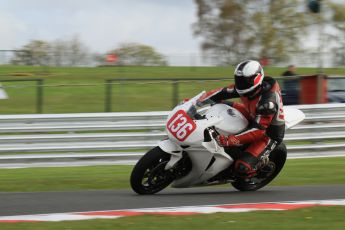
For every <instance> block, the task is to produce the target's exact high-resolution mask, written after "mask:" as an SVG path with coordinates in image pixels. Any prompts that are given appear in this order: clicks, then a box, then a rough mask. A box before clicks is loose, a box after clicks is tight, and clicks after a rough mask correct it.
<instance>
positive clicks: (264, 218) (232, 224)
mask: <svg viewBox="0 0 345 230" xmlns="http://www.w3.org/2000/svg"><path fill="white" fill-rule="evenodd" d="M344 213H345V207H344V206H339V207H314V208H306V209H298V210H292V211H257V212H249V213H216V214H202V215H192V216H158V215H144V216H135V217H124V218H119V219H110V220H104V219H103V220H87V221H64V222H57V223H52V222H45V223H44V222H43V223H17V224H13V223H8V224H0V228H1V230H21V229H35V230H53V229H59V230H60V229H83V230H84V229H128V230H131V229H133V230H134V229H152V230H160V229H169V230H170V229H171V230H174V229H176V230H180V229H198V230H203V229H206V230H210V229H232V230H236V229H246V230H250V229H255V230H258V229H265V230H270V229H274V230H277V229H280V230H285V229H289V230H290V229H295V230H298V229H301V230H305V229H313V230H318V229H320V230H325V229H332V230H342V229H344V226H345V219H344Z"/></svg>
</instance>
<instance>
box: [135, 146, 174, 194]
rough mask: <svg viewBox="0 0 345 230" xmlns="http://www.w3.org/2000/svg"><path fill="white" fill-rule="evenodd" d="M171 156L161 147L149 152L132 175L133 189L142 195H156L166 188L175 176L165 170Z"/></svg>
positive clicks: (136, 166) (138, 163)
mask: <svg viewBox="0 0 345 230" xmlns="http://www.w3.org/2000/svg"><path fill="white" fill-rule="evenodd" d="M169 159H170V155H169V154H168V153H166V152H164V151H163V150H161V149H160V148H159V147H155V148H153V149H151V150H150V151H148V152H147V153H146V154H145V155H144V156H143V157H142V158H141V159H140V160H139V161H138V162H137V164H136V165H135V166H134V168H133V171H132V174H131V179H130V182H131V187H132V189H133V190H134V191H135V192H136V193H138V194H140V195H145V194H154V193H157V192H159V191H161V190H162V189H164V188H166V187H167V186H168V185H169V184H170V183H171V182H172V181H173V180H174V176H173V174H172V173H171V172H170V171H167V170H165V169H164V168H165V165H166V164H167V163H168V161H169Z"/></svg>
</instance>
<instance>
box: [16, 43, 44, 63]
mask: <svg viewBox="0 0 345 230" xmlns="http://www.w3.org/2000/svg"><path fill="white" fill-rule="evenodd" d="M49 49H50V44H49V43H48V42H45V41H42V40H32V41H30V42H29V43H28V44H26V45H24V46H23V47H22V48H21V50H23V51H25V52H16V53H15V55H14V57H13V60H12V61H11V62H12V63H13V64H19V65H38V66H43V65H48V64H49V62H50V55H49Z"/></svg>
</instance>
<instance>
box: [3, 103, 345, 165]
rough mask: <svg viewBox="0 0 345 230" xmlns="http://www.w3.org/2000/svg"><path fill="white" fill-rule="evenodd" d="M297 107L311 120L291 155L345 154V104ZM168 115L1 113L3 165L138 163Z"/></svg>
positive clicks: (292, 140) (294, 132)
mask: <svg viewBox="0 0 345 230" xmlns="http://www.w3.org/2000/svg"><path fill="white" fill-rule="evenodd" d="M294 107H297V108H299V109H301V110H302V111H303V112H304V113H305V114H306V119H305V120H304V121H303V122H302V123H301V124H299V125H297V126H296V127H293V128H292V129H289V130H288V131H287V133H286V136H285V141H286V143H287V147H288V151H289V153H288V155H289V157H318V156H339V155H345V151H344V150H345V124H344V123H345V122H344V121H345V104H323V105H300V106H294ZM167 114H168V112H137V113H132V112H131V113H85V114H35V115H2V116H0V167H19V166H23V167H30V166H37V165H42V166H48V165H51V164H53V165H64V166H66V165H85V164H87V165H92V164H114V163H123V162H125V163H128V161H131V162H133V161H135V160H137V159H138V158H139V157H140V156H141V155H142V154H144V152H145V151H146V150H147V149H149V148H152V147H154V146H156V145H157V142H158V141H159V140H161V139H164V138H165V137H166V134H165V133H164V131H163V130H164V124H165V120H166V117H167ZM297 142H301V143H299V144H298V143H297ZM128 151H131V152H128Z"/></svg>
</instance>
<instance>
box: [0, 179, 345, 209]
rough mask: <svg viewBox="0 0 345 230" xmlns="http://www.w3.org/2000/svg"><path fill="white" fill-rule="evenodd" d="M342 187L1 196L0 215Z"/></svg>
mask: <svg viewBox="0 0 345 230" xmlns="http://www.w3.org/2000/svg"><path fill="white" fill-rule="evenodd" d="M344 198H345V185H327V186H292V187H286V186H284V187H278V186H272V187H266V188H263V189H261V190H259V191H256V192H238V191H236V190H234V189H232V188H229V187H222V188H219V187H199V188H189V189H167V190H165V191H162V192H160V193H158V194H156V195H146V196H140V195H136V194H135V193H134V192H132V191H131V190H106V191H105V190H102V191H99V190H98V191H96V190H94V191H77V192H21V193H20V192H18V193H0V216H10V215H25V214H45V213H61V212H81V211H102V210H119V209H134V208H153V207H176V206H195V205H217V204H237V203H257V202H281V201H303V200H323V199H344Z"/></svg>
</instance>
